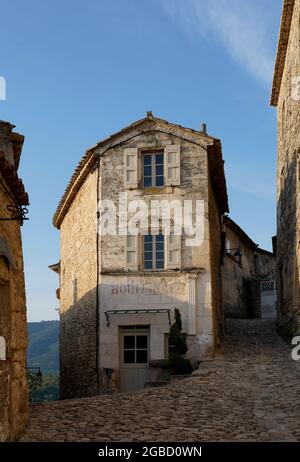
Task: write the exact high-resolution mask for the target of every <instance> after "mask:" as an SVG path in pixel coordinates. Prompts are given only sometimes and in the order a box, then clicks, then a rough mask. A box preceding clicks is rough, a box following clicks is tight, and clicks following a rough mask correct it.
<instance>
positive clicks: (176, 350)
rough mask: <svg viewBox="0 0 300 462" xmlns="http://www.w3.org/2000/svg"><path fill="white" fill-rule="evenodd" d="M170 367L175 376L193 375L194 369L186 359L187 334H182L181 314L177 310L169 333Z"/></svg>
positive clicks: (176, 309)
mask: <svg viewBox="0 0 300 462" xmlns="http://www.w3.org/2000/svg"><path fill="white" fill-rule="evenodd" d="M169 345H170V353H169V366H170V369H171V372H172V374H173V375H181V374H191V373H192V372H193V367H192V365H191V363H190V361H189V360H188V359H186V358H185V357H184V355H185V354H186V352H187V350H188V347H187V343H186V334H183V333H182V322H181V314H180V311H179V310H178V308H175V322H174V323H173V324H172V325H171V327H170V332H169Z"/></svg>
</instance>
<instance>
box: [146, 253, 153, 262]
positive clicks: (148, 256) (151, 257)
mask: <svg viewBox="0 0 300 462" xmlns="http://www.w3.org/2000/svg"><path fill="white" fill-rule="evenodd" d="M144 259H145V261H152V260H153V254H152V252H145V255H144Z"/></svg>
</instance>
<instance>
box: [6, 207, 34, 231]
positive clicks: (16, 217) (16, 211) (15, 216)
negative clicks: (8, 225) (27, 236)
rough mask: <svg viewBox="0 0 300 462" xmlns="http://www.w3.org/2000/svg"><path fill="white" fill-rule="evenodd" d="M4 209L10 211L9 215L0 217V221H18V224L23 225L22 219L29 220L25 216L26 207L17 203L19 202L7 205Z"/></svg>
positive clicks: (26, 212)
mask: <svg viewBox="0 0 300 462" xmlns="http://www.w3.org/2000/svg"><path fill="white" fill-rule="evenodd" d="M6 209H7V211H8V212H9V213H10V217H9V218H2V217H0V221H19V222H20V225H21V226H23V223H24V221H25V220H29V218H26V215H27V214H28V209H27V207H25V206H23V205H19V204H14V205H8V206H7V207H6Z"/></svg>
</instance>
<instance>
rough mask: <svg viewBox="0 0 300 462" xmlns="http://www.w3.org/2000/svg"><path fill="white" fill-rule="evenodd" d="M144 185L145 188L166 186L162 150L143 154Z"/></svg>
mask: <svg viewBox="0 0 300 462" xmlns="http://www.w3.org/2000/svg"><path fill="white" fill-rule="evenodd" d="M143 186H144V188H155V187H161V186H164V154H163V153H162V152H156V153H147V154H144V155H143Z"/></svg>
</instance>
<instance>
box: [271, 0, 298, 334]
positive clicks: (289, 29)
mask: <svg viewBox="0 0 300 462" xmlns="http://www.w3.org/2000/svg"><path fill="white" fill-rule="evenodd" d="M271 105H272V106H276V107H277V108H278V159H277V272H278V327H279V330H280V332H281V333H282V334H283V335H284V336H287V337H292V336H294V335H295V334H296V333H299V331H300V287H299V281H300V199H299V197H300V0H284V2H283V11H282V18H281V27H280V35H279V44H278V51H277V58H276V65H275V74H274V81H273V89H272V97H271Z"/></svg>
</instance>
